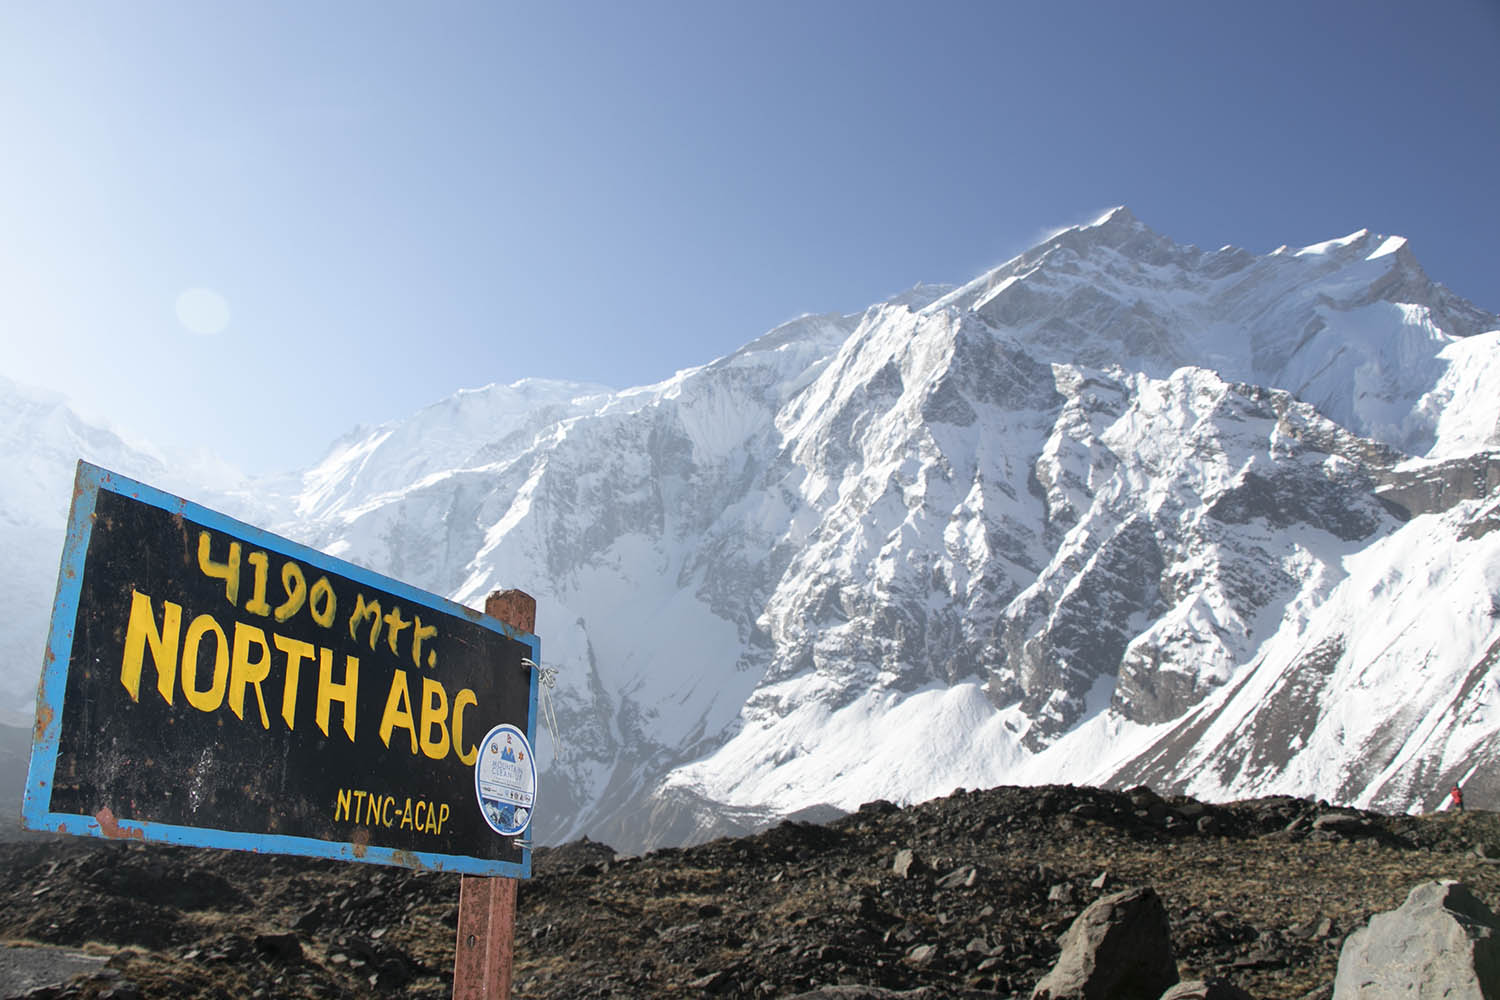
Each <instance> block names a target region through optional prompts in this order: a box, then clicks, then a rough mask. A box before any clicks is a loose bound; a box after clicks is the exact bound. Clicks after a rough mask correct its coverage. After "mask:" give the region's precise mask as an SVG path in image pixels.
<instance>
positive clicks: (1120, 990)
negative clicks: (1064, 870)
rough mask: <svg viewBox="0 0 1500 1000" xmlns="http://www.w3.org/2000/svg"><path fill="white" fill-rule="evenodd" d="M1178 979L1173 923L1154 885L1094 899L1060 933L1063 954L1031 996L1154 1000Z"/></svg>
mask: <svg viewBox="0 0 1500 1000" xmlns="http://www.w3.org/2000/svg"><path fill="white" fill-rule="evenodd" d="M1176 982H1177V962H1176V960H1175V959H1174V958H1173V957H1172V928H1171V926H1170V924H1169V923H1168V921H1167V910H1166V907H1164V906H1163V905H1162V901H1161V897H1160V896H1158V895H1157V894H1156V890H1155V889H1152V888H1149V887H1141V888H1136V889H1126V890H1125V891H1123V892H1117V893H1114V894H1113V895H1109V896H1105V897H1104V898H1103V899H1099V900H1095V901H1094V902H1093V903H1092V904H1090V905H1089V908H1088V909H1086V910H1084V911H1083V913H1081V914H1080V915H1079V917H1078V919H1077V920H1075V921H1073V923H1072V925H1071V926H1069V927H1068V931H1067V933H1066V934H1064V935H1063V937H1062V955H1060V956H1059V957H1058V960H1057V964H1056V965H1054V966H1053V967H1052V971H1051V972H1049V973H1047V975H1046V978H1044V979H1043V980H1042V981H1041V982H1040V983H1038V984H1037V987H1036V989H1035V990H1033V991H1032V994H1031V997H1032V1000H1105V998H1112V1000H1156V998H1158V997H1160V996H1161V994H1162V991H1163V990H1166V989H1167V988H1169V987H1171V986H1172V985H1173V984H1174V983H1176Z"/></svg>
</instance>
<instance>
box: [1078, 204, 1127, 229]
mask: <svg viewBox="0 0 1500 1000" xmlns="http://www.w3.org/2000/svg"><path fill="white" fill-rule="evenodd" d="M1139 224H1140V220H1139V219H1137V218H1136V217H1135V213H1134V212H1132V211H1131V210H1130V209H1128V208H1126V207H1125V206H1124V205H1116V206H1115V207H1114V208H1112V209H1110V210H1109V211H1107V212H1105V213H1104V214H1103V215H1101V216H1099V218H1097V219H1095V220H1094V221H1093V222H1090V223H1089V224H1088V225H1087V226H1081V227H1079V228H1081V229H1102V228H1104V227H1106V226H1137V225H1139Z"/></svg>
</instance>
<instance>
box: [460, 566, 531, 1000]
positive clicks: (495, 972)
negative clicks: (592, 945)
mask: <svg viewBox="0 0 1500 1000" xmlns="http://www.w3.org/2000/svg"><path fill="white" fill-rule="evenodd" d="M484 613H485V614H487V615H489V616H490V617H491V618H494V619H496V620H497V621H499V622H500V624H502V625H504V626H506V627H507V628H511V629H515V630H517V631H518V632H522V633H532V632H535V631H536V600H535V599H534V598H532V597H531V595H529V594H527V593H525V592H524V591H520V590H504V591H500V590H497V591H495V592H494V593H493V594H491V595H490V596H489V598H488V599H487V600H486V601H485V602H484ZM533 669H536V668H533ZM516 888H517V882H516V880H515V879H513V878H506V877H504V876H496V877H493V878H486V877H485V876H483V875H465V876H464V877H463V881H462V882H461V883H460V884H459V890H458V942H457V944H456V946H455V948H454V952H453V997H454V1000H489V998H497V1000H510V987H511V969H512V966H513V963H514V959H515V934H516Z"/></svg>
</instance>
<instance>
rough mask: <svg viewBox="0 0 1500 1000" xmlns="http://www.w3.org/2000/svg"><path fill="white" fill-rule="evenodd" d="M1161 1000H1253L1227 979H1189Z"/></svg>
mask: <svg viewBox="0 0 1500 1000" xmlns="http://www.w3.org/2000/svg"><path fill="white" fill-rule="evenodd" d="M1161 1000H1255V998H1254V997H1252V996H1251V995H1250V994H1248V993H1246V992H1245V991H1244V990H1242V989H1240V988H1239V987H1238V986H1235V985H1234V984H1233V983H1231V982H1229V980H1227V979H1217V978H1212V977H1210V978H1208V979H1189V980H1186V981H1184V982H1181V983H1178V984H1177V985H1176V986H1173V987H1172V988H1171V989H1169V990H1167V992H1165V993H1163V994H1162V995H1161Z"/></svg>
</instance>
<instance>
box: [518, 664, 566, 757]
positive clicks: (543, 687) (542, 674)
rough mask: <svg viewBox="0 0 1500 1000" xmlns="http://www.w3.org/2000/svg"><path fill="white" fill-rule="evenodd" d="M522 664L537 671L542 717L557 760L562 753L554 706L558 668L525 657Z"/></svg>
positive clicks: (560, 735) (553, 755) (560, 734)
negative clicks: (554, 689) (553, 694)
mask: <svg viewBox="0 0 1500 1000" xmlns="http://www.w3.org/2000/svg"><path fill="white" fill-rule="evenodd" d="M521 665H522V666H524V667H530V668H531V669H532V670H535V671H537V682H538V683H537V694H538V695H540V697H541V702H542V719H543V720H545V721H546V723H547V731H548V732H550V733H551V734H552V760H553V761H554V762H556V760H557V758H558V756H559V755H560V754H561V753H562V733H560V732H559V731H558V728H557V712H556V710H555V709H554V708H553V706H552V689H553V688H554V687H556V686H557V668H556V667H543V666H540V665H539V664H538V663H537V662H536V661H535V660H532V659H530V658H523V659H522V660H521Z"/></svg>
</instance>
